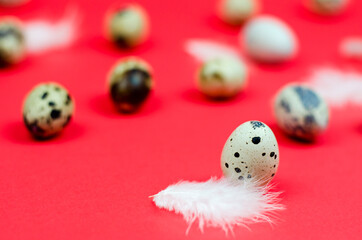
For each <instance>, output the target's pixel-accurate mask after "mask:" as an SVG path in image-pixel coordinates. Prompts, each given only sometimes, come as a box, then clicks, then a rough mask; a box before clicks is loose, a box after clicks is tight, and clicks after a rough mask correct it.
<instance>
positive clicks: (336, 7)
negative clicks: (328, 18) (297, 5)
mask: <svg viewBox="0 0 362 240" xmlns="http://www.w3.org/2000/svg"><path fill="white" fill-rule="evenodd" d="M349 2H350V1H349V0H305V5H306V6H307V8H309V9H310V10H311V11H313V12H315V13H318V14H321V15H335V14H338V13H341V12H342V11H343V10H345V9H346V7H347V6H348V4H349Z"/></svg>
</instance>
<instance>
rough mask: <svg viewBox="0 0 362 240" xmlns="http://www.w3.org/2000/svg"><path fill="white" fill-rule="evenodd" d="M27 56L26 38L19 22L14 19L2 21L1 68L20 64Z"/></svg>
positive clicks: (0, 41) (0, 24)
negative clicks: (25, 55)
mask: <svg viewBox="0 0 362 240" xmlns="http://www.w3.org/2000/svg"><path fill="white" fill-rule="evenodd" d="M24 54H25V38H24V34H23V29H22V26H21V23H20V21H19V20H17V19H15V18H13V17H4V18H1V19H0V66H7V65H11V64H16V63H18V62H20V61H21V60H22V59H23V57H24Z"/></svg>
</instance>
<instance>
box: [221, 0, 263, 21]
mask: <svg viewBox="0 0 362 240" xmlns="http://www.w3.org/2000/svg"><path fill="white" fill-rule="evenodd" d="M258 11H259V1H258V0H220V1H219V5H218V15H219V17H220V18H221V19H222V20H223V21H224V22H226V23H229V24H231V25H241V24H242V23H244V22H245V21H246V20H248V19H249V18H250V17H252V16H254V15H255V14H256V13H257V12H258Z"/></svg>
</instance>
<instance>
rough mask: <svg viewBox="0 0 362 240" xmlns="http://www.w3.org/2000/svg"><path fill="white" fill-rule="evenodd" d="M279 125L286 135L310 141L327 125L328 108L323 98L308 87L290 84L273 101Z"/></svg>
mask: <svg viewBox="0 0 362 240" xmlns="http://www.w3.org/2000/svg"><path fill="white" fill-rule="evenodd" d="M274 113H275V117H276V120H277V123H278V125H279V127H280V128H281V129H282V130H283V131H284V132H285V133H286V134H288V135H290V136H292V137H296V138H299V139H302V140H307V141H311V140H314V139H315V138H316V137H317V136H318V135H320V134H321V133H322V132H323V131H324V130H325V129H326V128H327V126H328V119H329V110H328V106H327V103H326V102H325V100H324V99H323V98H322V97H321V96H320V95H319V94H318V93H316V92H315V91H314V90H313V89H311V88H310V87H307V86H305V85H300V84H290V85H287V86H285V87H284V88H282V89H281V90H280V91H279V92H278V93H277V95H276V98H275V101H274Z"/></svg>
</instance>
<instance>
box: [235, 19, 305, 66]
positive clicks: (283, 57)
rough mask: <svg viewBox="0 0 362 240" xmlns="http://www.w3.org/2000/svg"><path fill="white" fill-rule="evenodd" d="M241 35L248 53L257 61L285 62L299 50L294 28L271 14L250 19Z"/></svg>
mask: <svg viewBox="0 0 362 240" xmlns="http://www.w3.org/2000/svg"><path fill="white" fill-rule="evenodd" d="M240 37H241V43H242V45H243V46H244V49H245V51H246V53H247V54H248V55H249V56H250V57H252V58H253V59H255V60H257V61H261V62H268V63H278V62H284V61H288V60H290V59H292V58H294V57H295V56H296V54H297V52H298V40H297V37H296V35H295V34H294V32H293V30H292V29H291V28H290V27H289V26H288V25H287V24H286V23H284V22H283V21H282V20H280V19H278V18H276V17H273V16H270V15H261V16H257V17H254V18H252V19H251V20H249V21H248V22H247V23H246V25H245V28H244V30H243V31H242V33H241V35H240Z"/></svg>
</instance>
